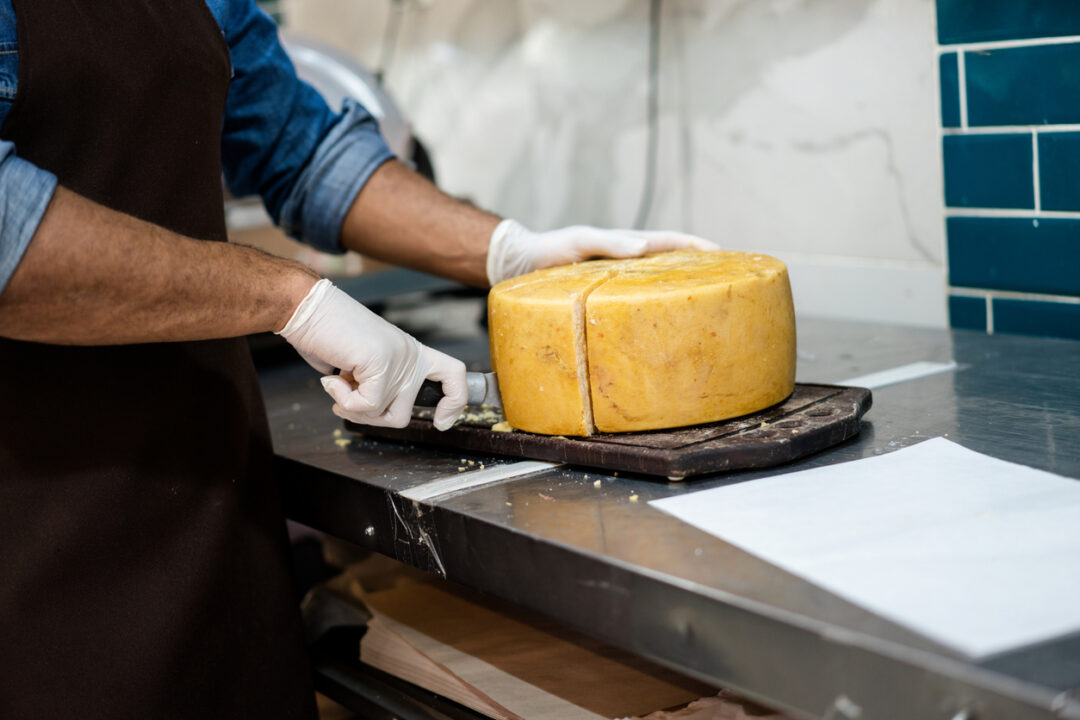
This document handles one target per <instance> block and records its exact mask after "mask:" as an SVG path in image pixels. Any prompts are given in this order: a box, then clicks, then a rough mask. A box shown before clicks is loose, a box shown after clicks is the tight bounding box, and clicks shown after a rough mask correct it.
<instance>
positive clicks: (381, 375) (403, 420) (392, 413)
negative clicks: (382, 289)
mask: <svg viewBox="0 0 1080 720" xmlns="http://www.w3.org/2000/svg"><path fill="white" fill-rule="evenodd" d="M278 334H279V335H281V336H282V337H284V338H285V339H286V340H288V341H289V343H290V344H291V345H292V346H293V347H294V348H296V350H297V352H299V353H300V356H301V357H303V358H304V360H306V361H307V362H308V364H310V365H311V366H312V367H314V368H315V369H316V370H318V371H319V372H321V373H323V374H324V375H326V377H324V378H323V379H322V383H323V387H324V388H325V389H326V392H327V393H329V394H330V397H332V398H333V399H334V403H335V404H334V414H336V415H337V416H338V417H342V418H345V419H346V420H352V421H353V422H358V423H363V424H365V425H380V426H389V427H404V426H405V425H407V424H408V423H409V419H410V417H411V416H412V406H413V402H414V400H415V399H416V393H417V392H418V391H419V389H420V384H421V383H423V382H424V380H425V379H427V378H431V379H432V380H435V381H436V382H441V383H442V387H443V394H444V395H445V397H444V398H443V399H442V400H441V401H439V405H438V407H437V408H435V417H434V422H435V427H436V428H438V429H439V430H446V429H447V428H449V427H450V426H451V425H453V424H454V421H455V420H457V418H458V416H460V415H461V411H462V410H463V409H464V408H465V401H466V397H467V394H468V391H467V389H466V385H465V364H464V363H462V362H461V361H460V360H455V359H454V358H452V357H450V356H448V355H444V354H443V353H441V352H438V351H436V350H432V349H431V348H429V347H425V346H424V345H421V344H420V342H419V341H417V340H416V338H414V337H412V336H411V335H409V334H407V333H405V332H403V331H401V330H399V329H398V328H396V327H394V326H393V325H391V324H390V323H388V322H386V321H385V320H383V319H382V318H381V317H379V316H378V315H376V314H375V313H373V312H371V311H370V310H368V309H367V308H365V307H364V306H363V305H361V304H360V303H358V302H356V301H355V300H353V299H352V298H351V297H349V296H348V295H346V294H345V293H344V292H342V291H341V290H339V289H338V288H336V287H334V285H333V284H332V283H331V282H330V281H329V280H320V281H319V282H318V283H316V284H315V286H314V287H313V288H312V289H311V292H309V293H308V295H307V297H305V298H304V300H303V302H301V303H300V305H299V306H298V307H297V308H296V311H295V312H294V313H293V315H292V318H290V319H289V322H288V323H286V325H285V327H284V328H282V329H281V330H280V331H279V332H278ZM335 369H339V370H341V372H342V375H340V376H339V375H331V374H330V373H332V372H333V371H334V370H335ZM350 375H351V376H352V379H353V380H354V381H355V384H354V383H352V382H349V381H348V379H347V376H350Z"/></svg>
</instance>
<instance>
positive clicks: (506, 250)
mask: <svg viewBox="0 0 1080 720" xmlns="http://www.w3.org/2000/svg"><path fill="white" fill-rule="evenodd" d="M719 249H720V248H719V246H718V245H716V244H715V243H711V242H709V241H708V240H703V239H702V238H699V237H695V236H693V235H686V234H684V233H677V232H656V231H647V230H603V229H601V228H595V227H588V226H586V225H574V226H572V227H566V228H562V229H560V230H552V231H550V232H542V233H534V232H530V231H529V230H527V229H526V228H524V227H522V225H521V224H519V223H517V222H515V221H514V220H503V221H502V222H501V223H499V225H498V226H497V227H496V228H495V231H494V232H493V233H492V234H491V242H490V244H489V245H488V255H487V276H488V281H489V282H490V283H491V284H492V285H495V284H496V283H499V282H502V281H503V280H506V279H507V278H512V277H517V276H518V275H524V274H525V273H528V272H532V271H533V270H540V269H541V268H547V267H553V266H555V265H567V264H569V263H575V262H581V261H582V260H588V259H589V258H594V257H609V258H629V257H639V256H641V255H649V254H652V253H658V252H665V251H668V250H719Z"/></svg>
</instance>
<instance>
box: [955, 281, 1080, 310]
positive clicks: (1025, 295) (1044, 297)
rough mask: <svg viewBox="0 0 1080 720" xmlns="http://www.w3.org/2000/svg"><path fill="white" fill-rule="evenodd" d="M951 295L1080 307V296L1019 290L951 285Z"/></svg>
mask: <svg viewBox="0 0 1080 720" xmlns="http://www.w3.org/2000/svg"><path fill="white" fill-rule="evenodd" d="M949 294H950V295H955V296H956V297H967V298H982V297H986V298H997V299H999V300H1029V301H1033V302H1051V303H1060V304H1063V305H1080V296H1077V295H1051V294H1049V293H1035V292H1021V291H1019V290H995V289H992V288H973V287H964V286H962V285H950V286H949Z"/></svg>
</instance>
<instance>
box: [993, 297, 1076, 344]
mask: <svg viewBox="0 0 1080 720" xmlns="http://www.w3.org/2000/svg"><path fill="white" fill-rule="evenodd" d="M993 303H994V328H995V329H996V331H997V332H1008V333H1018V334H1020V335H1053V336H1055V337H1063V338H1070V339H1072V340H1080V303H1072V304H1070V303H1062V302H1039V301H1037V300H1012V299H1009V298H994V301H993Z"/></svg>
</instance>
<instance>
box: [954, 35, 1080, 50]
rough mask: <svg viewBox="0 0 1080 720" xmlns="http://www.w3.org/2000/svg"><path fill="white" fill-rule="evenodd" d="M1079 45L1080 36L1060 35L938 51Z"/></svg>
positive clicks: (968, 44)
mask: <svg viewBox="0 0 1080 720" xmlns="http://www.w3.org/2000/svg"><path fill="white" fill-rule="evenodd" d="M1075 43H1080V35H1060V36H1057V37H1036V38H1020V39H1017V40H984V41H982V42H967V43H950V44H947V45H938V51H939V52H941V53H946V52H950V51H953V50H955V51H957V52H963V51H965V50H971V51H975V52H978V51H980V50H1009V49H1012V48H1024V47H1033V46H1036V45H1071V44H1075Z"/></svg>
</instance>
